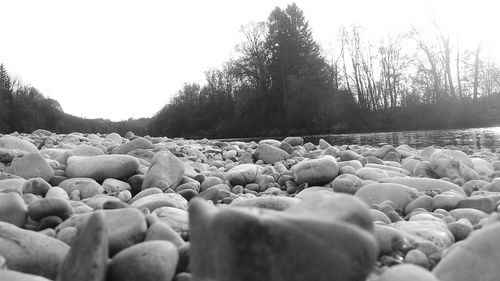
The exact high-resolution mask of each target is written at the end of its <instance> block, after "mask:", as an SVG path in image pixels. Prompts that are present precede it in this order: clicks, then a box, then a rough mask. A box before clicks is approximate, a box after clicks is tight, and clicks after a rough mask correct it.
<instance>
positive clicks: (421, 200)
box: [404, 195, 435, 215]
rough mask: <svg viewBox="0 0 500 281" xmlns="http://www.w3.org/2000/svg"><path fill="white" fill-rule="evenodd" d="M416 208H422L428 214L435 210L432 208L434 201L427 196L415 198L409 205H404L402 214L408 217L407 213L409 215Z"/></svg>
mask: <svg viewBox="0 0 500 281" xmlns="http://www.w3.org/2000/svg"><path fill="white" fill-rule="evenodd" d="M417 208H422V209H424V210H427V211H429V212H430V211H432V210H434V209H435V208H434V199H432V197H430V196H427V195H423V196H420V197H418V198H416V199H415V200H413V201H411V202H410V203H408V205H406V207H405V209H404V214H405V215H408V214H409V213H411V212H412V211H413V210H415V209H417Z"/></svg>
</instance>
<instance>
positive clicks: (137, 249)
mask: <svg viewBox="0 0 500 281" xmlns="http://www.w3.org/2000/svg"><path fill="white" fill-rule="evenodd" d="M178 260H179V254H178V252H177V248H176V247H175V246H174V244H172V243H170V242H168V241H159V240H155V241H146V242H143V243H139V244H137V245H134V246H132V247H129V248H127V249H125V250H123V251H121V252H120V253H118V254H117V255H116V256H114V257H113V259H112V260H111V262H110V263H109V272H108V278H107V279H106V280H108V281H129V280H130V281H135V280H143V281H156V280H172V278H173V276H174V274H175V269H176V267H177V262H178Z"/></svg>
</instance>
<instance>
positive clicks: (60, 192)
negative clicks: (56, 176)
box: [45, 186, 69, 200]
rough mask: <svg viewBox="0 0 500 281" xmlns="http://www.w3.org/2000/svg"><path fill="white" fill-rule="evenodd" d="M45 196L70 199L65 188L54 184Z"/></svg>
mask: <svg viewBox="0 0 500 281" xmlns="http://www.w3.org/2000/svg"><path fill="white" fill-rule="evenodd" d="M45 198H61V199H65V200H69V195H68V193H67V192H66V191H65V190H64V189H62V188H60V187H59V186H52V187H51V188H49V190H48V191H47V193H46V194H45Z"/></svg>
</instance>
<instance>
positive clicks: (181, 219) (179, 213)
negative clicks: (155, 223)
mask: <svg viewBox="0 0 500 281" xmlns="http://www.w3.org/2000/svg"><path fill="white" fill-rule="evenodd" d="M151 215H153V216H154V217H156V218H157V219H158V220H159V221H161V222H162V223H166V224H167V225H168V226H170V227H171V228H172V229H173V230H174V231H175V232H177V233H179V234H180V235H181V236H183V235H186V234H187V232H188V230H189V219H188V212H187V211H185V210H181V209H178V208H173V207H160V208H157V209H155V210H154V211H153V212H151Z"/></svg>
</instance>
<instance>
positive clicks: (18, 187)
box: [0, 178, 26, 194]
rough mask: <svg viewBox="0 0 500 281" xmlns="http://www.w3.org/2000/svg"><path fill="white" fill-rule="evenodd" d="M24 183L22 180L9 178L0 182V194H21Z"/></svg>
mask: <svg viewBox="0 0 500 281" xmlns="http://www.w3.org/2000/svg"><path fill="white" fill-rule="evenodd" d="M25 182H26V180H25V179H22V178H9V179H3V180H0V192H3V193H6V192H15V193H18V194H23V185H24V183H25Z"/></svg>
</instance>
